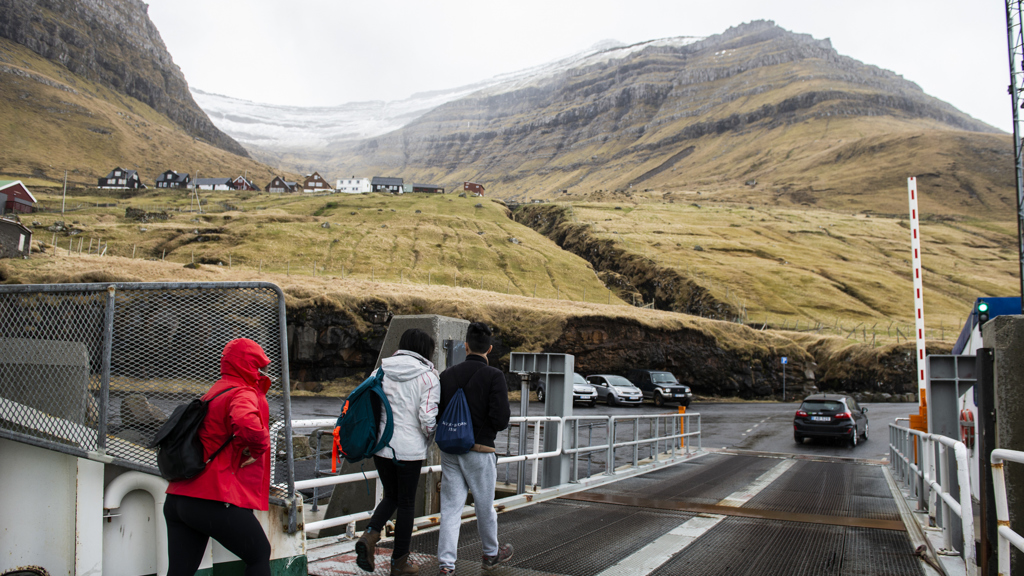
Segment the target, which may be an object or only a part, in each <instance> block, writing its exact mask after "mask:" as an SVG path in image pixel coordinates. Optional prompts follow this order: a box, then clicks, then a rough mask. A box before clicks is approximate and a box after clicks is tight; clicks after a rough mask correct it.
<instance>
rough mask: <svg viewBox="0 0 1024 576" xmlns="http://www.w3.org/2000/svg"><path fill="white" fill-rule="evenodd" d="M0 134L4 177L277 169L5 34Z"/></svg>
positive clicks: (264, 177) (0, 47) (264, 176)
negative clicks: (189, 130)
mask: <svg viewBox="0 0 1024 576" xmlns="http://www.w3.org/2000/svg"><path fill="white" fill-rule="evenodd" d="M0 142H4V143H5V145H4V146H0V178H19V179H20V178H25V177H34V178H36V179H37V180H43V181H48V182H52V183H59V182H61V180H62V179H63V176H64V170H65V169H67V170H68V172H69V176H68V178H69V181H70V182H71V183H72V184H82V185H87V186H95V185H96V179H97V178H99V177H100V176H104V175H106V174H107V172H109V171H110V170H111V169H112V168H113V167H114V166H118V165H119V166H121V167H122V168H125V169H129V170H131V169H137V170H139V172H140V175H141V176H142V178H143V182H144V183H146V184H147V185H148V186H152V185H153V180H154V179H155V178H156V177H157V176H158V175H159V174H160V173H162V172H163V171H165V170H168V169H171V170H177V171H179V172H189V173H191V174H192V175H193V176H195V174H196V172H197V171H198V172H199V175H200V177H214V176H224V177H234V176H237V175H240V174H242V173H244V172H246V171H247V172H248V174H249V176H250V177H251V178H253V179H254V180H255V181H256V182H257V184H261V185H265V184H266V182H269V181H270V179H271V178H272V177H273V173H274V171H273V170H272V169H271V168H270V167H269V166H266V165H263V164H259V163H257V162H255V161H253V160H250V159H248V158H242V157H240V156H236V155H234V154H231V153H229V152H225V151H223V150H220V149H219V148H215V147H213V146H211V145H209V144H207V143H205V142H202V141H199V140H195V139H193V138H192V137H191V136H189V135H187V134H186V133H185V132H184V131H182V130H181V129H180V128H178V127H176V126H174V125H173V124H172V123H171V122H170V121H169V120H168V119H167V118H165V117H164V116H163V115H161V114H159V113H158V112H156V111H154V110H153V109H152V108H150V107H149V106H147V105H145V104H143V103H141V102H139V101H138V100H135V99H133V98H130V97H128V96H125V95H123V94H120V93H117V92H114V91H112V90H109V89H107V88H105V87H102V86H100V85H98V84H95V83H93V82H90V81H87V80H84V79H82V78H80V77H78V76H76V75H74V74H72V73H71V72H69V71H68V70H67V69H66V68H64V67H63V66H60V65H59V64H56V63H54V62H51V61H49V60H46V59H44V58H42V57H40V56H38V55H36V54H35V53H33V52H31V51H29V50H28V49H26V48H24V47H23V46H20V45H17V44H14V43H12V42H11V41H9V40H6V39H0ZM292 177H293V176H292Z"/></svg>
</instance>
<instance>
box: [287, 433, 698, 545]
mask: <svg viewBox="0 0 1024 576" xmlns="http://www.w3.org/2000/svg"><path fill="white" fill-rule="evenodd" d="M581 421H599V422H600V423H602V424H604V425H606V426H607V427H608V430H609V431H610V432H609V434H608V438H610V439H613V438H615V433H616V432H617V427H618V426H619V424H620V423H622V422H626V421H631V422H632V423H633V427H632V431H633V437H632V438H631V439H629V440H623V441H617V442H607V441H606V442H605V443H604V444H600V445H596V446H580V439H579V423H580V422H581ZM641 421H648V422H649V426H650V429H651V431H652V434H651V437H648V438H640V422H641ZM335 422H336V420H335V419H333V418H332V419H320V420H294V421H292V429H296V428H321V427H328V426H334V424H335ZM509 423H510V426H519V427H520V428H529V427H533V429H534V433H533V439H532V440H533V441H532V451H530V452H529V453H527V454H516V455H511V456H501V457H499V458H498V464H505V463H511V462H523V461H533V462H534V465H533V470H532V484H533V485H534V486H536V485H537V480H538V471H539V469H540V465H539V464H540V461H541V460H543V459H545V458H554V457H561V456H562V455H565V454H571V455H573V466H572V468H573V480H574V481H578V477H577V476H576V470H577V469H578V466H577V465H578V459H579V455H580V454H581V453H588V452H599V451H604V452H605V453H606V454H607V462H608V464H606V470H605V473H606V474H607V475H610V476H614V475H615V474H616V469H615V465H614V462H615V450H616V449H617V448H624V447H632V448H633V456H632V458H631V464H630V467H631V468H634V469H636V468H640V467H641V466H642V465H643V464H642V462H641V461H640V459H639V447H640V446H642V445H652V450H651V455H652V459H653V460H654V462H655V463H659V462H661V460H660V455H661V454H668V455H669V456H668V457H667V458H666V459H665V460H666V461H670V460H675V459H676V458H677V455H676V449H677V448H678V449H679V450H680V451H682V452H683V453H684V454H685V455H690V454H691V453H693V452H699V451H700V449H701V448H700V446H701V443H700V414H654V415H634V416H612V415H609V416H566V417H558V416H528V417H513V418H511V419H510V420H509ZM542 424H553V425H554V428H555V429H556V434H557V441H556V443H555V446H557V449H555V450H549V451H547V452H541V451H540V438H541V435H542V434H541V429H540V427H541V425H542ZM570 425H571V426H572V427H573V432H574V434H573V436H572V437H571V440H570V442H568V444H569V445H568V446H566V444H567V442H566V440H567V438H566V435H565V430H566V427H567V426H570ZM523 432H526V430H522V431H521V432H520V433H523ZM548 433H550V432H548ZM694 442H696V448H695V447H694V446H693V444H694ZM527 446H528V448H529V444H528V445H527ZM662 447H664V451H662V450H661V448H662ZM440 471H441V466H440V465H435V466H424V467H422V468H421V469H420V474H426V473H429V472H440ZM377 478H379V476H378V474H377V471H376V470H371V471H367V472H358V473H354V474H343V475H338V476H324V477H321V478H313V479H310V480H300V481H297V482H296V483H295V489H296V490H306V489H310V488H323V487H327V486H336V485H339V484H348V483H351V482H363V481H367V480H371V479H377ZM375 484H376V490H375V492H376V495H375V499H374V501H375V504H374V506H376V503H379V502H380V500H381V498H382V497H383V489H382V487H381V484H380V482H379V481H378V482H375ZM552 490H555V491H557V492H563V491H565V490H563V489H559V488H555V489H552ZM523 496H524V495H516V496H510V497H508V498H503V499H500V500H496V501H495V505H496V506H500V505H506V504H508V503H509V502H510V501H513V500H517V499H523ZM529 499H531V498H527V499H526V500H529ZM524 501H525V500H524ZM471 510H472V508H471V507H467V512H471ZM372 515H373V510H367V511H363V512H357V513H354V514H347V515H344V516H338V517H335V518H328V519H325V520H320V521H317V522H309V523H306V524H305V530H306V532H315V531H319V530H322V529H324V528H330V527H334V526H342V525H346V524H353V523H355V522H357V521H359V520H366V519H368V518H370V517H371V516H372Z"/></svg>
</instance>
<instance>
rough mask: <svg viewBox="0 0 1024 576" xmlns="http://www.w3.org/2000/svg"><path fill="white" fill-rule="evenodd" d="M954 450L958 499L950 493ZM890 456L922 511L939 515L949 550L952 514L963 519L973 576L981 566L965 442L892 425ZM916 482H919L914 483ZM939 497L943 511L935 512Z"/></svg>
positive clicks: (968, 564)
mask: <svg viewBox="0 0 1024 576" xmlns="http://www.w3.org/2000/svg"><path fill="white" fill-rule="evenodd" d="M950 449H952V450H953V455H954V457H955V459H956V479H957V483H958V484H959V492H960V493H959V494H958V495H957V496H956V497H954V495H953V494H952V493H951V492H950V491H949V488H950V487H951V485H952V477H951V476H950V470H949V458H948V450H950ZM889 454H890V458H889V461H890V463H891V465H892V466H893V468H894V471H895V473H896V475H897V476H899V478H900V479H901V480H903V481H904V483H905V484H906V485H907V486H908V487H909V488H910V489H911V493H912V494H913V495H916V496H917V501H918V509H919V510H929V511H930V512H938V513H939V516H938V520H939V523H940V524H941V526H942V536H943V543H944V546H945V547H946V548H947V549H951V548H953V535H952V530H951V529H952V524H951V522H950V514H951V513H952V514H955V515H956V516H957V517H959V518H960V526H961V529H962V532H963V534H962V536H963V542H962V546H963V554H964V566H965V569H966V570H967V574H968V576H973V575H974V574H975V573H976V571H977V563H976V560H975V550H974V511H973V506H972V504H971V478H970V469H969V468H968V452H967V447H966V446H964V443H963V442H959V441H957V440H954V439H952V438H949V437H946V436H942V435H939V434H929V433H927V432H921V431H920V430H912V429H910V428H904V427H902V426H897V425H895V424H889ZM915 479H916V480H917V482H914V480H915ZM929 491H930V496H931V498H929ZM935 497H937V498H938V499H939V501H940V502H939V503H941V506H940V507H939V508H940V509H939V510H935V509H934V505H935V504H936V502H934V501H933V498H935ZM957 498H959V501H958V500H957Z"/></svg>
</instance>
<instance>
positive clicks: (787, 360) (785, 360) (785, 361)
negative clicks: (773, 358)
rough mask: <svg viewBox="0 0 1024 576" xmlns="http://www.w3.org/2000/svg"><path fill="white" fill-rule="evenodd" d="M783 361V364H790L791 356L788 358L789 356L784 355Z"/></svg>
mask: <svg viewBox="0 0 1024 576" xmlns="http://www.w3.org/2000/svg"><path fill="white" fill-rule="evenodd" d="M782 363H783V364H789V358H787V357H785V356H783V357H782Z"/></svg>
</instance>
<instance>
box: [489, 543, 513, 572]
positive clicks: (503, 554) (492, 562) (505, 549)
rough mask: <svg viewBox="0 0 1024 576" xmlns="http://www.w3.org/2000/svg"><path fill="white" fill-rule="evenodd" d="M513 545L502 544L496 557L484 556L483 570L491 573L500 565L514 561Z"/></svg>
mask: <svg viewBox="0 0 1024 576" xmlns="http://www.w3.org/2000/svg"><path fill="white" fill-rule="evenodd" d="M512 552H513V550H512V545H511V544H502V545H501V546H499V547H498V553H497V554H495V555H494V556H487V555H484V560H483V569H484V572H489V571H491V570H494V569H495V568H497V567H498V564H504V563H505V562H508V561H509V560H511V559H512Z"/></svg>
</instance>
